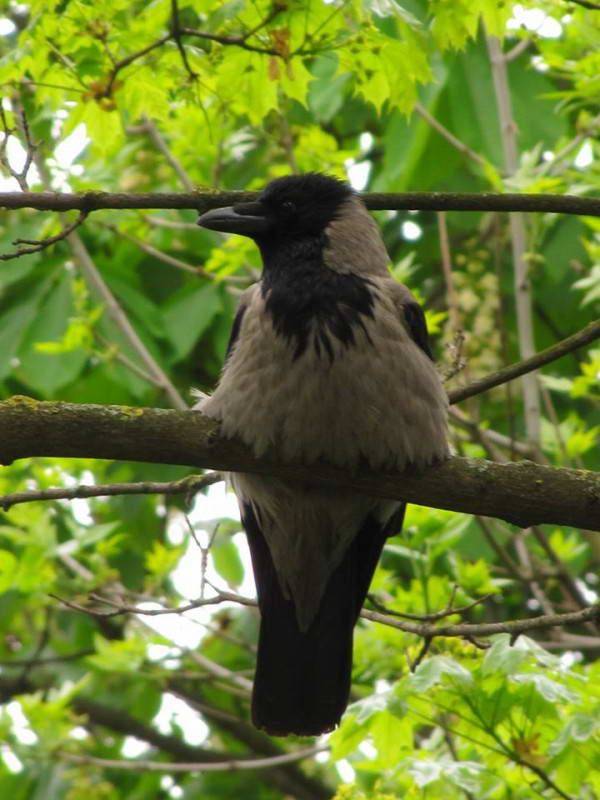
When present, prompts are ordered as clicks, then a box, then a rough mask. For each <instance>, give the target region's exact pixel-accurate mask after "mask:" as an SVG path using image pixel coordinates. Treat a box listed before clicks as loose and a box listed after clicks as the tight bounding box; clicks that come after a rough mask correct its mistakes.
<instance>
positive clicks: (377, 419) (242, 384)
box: [199, 276, 447, 469]
mask: <svg viewBox="0 0 600 800" xmlns="http://www.w3.org/2000/svg"><path fill="white" fill-rule="evenodd" d="M348 280H351V281H352V282H353V285H352V286H350V285H349V284H346V286H345V288H344V289H343V290H341V291H340V287H337V290H336V300H335V302H332V301H331V299H330V298H329V299H326V300H322V299H321V301H318V302H315V303H313V304H312V305H311V306H310V308H312V313H311V312H310V310H309V311H308V312H307V310H306V307H304V310H303V312H302V314H300V313H297V314H296V316H297V317H298V318H297V319H294V318H293V314H294V311H293V303H292V302H291V301H290V303H289V305H290V307H289V308H287V309H285V308H284V309H282V307H281V305H280V304H279V303H277V302H276V299H275V298H273V297H272V295H271V292H270V290H269V289H267V290H266V291H265V290H264V288H261V287H260V285H258V284H257V285H255V286H254V287H252V288H251V289H250V290H249V291H248V292H247V294H246V296H245V298H244V299H243V303H244V306H245V309H244V313H243V316H242V317H241V324H240V327H239V331H238V336H237V340H236V341H235V343H234V344H233V347H232V349H231V352H230V354H229V357H228V359H227V361H226V364H225V367H224V370H223V374H222V376H221V380H220V383H219V385H218V387H217V389H216V391H215V393H214V394H213V395H212V396H211V397H209V398H207V399H205V400H203V401H202V403H201V404H199V408H200V409H201V410H202V411H203V412H204V413H206V414H208V415H209V416H211V417H214V418H215V419H218V420H219V421H220V422H221V425H222V432H223V434H224V435H225V436H228V437H234V436H235V437H239V438H241V439H243V440H244V441H245V442H246V443H247V444H248V445H250V446H251V447H252V448H253V449H254V451H255V453H256V454H257V455H261V454H262V453H264V451H265V450H266V449H267V448H268V447H270V446H273V447H274V448H276V450H277V452H278V453H280V454H281V456H282V457H283V458H284V459H286V460H301V461H305V462H307V463H310V462H315V461H317V460H320V459H323V460H326V461H328V462H330V463H333V464H336V465H338V466H340V467H346V468H356V467H358V466H359V464H361V463H363V462H364V463H368V464H369V466H371V467H373V468H382V467H386V468H390V469H393V468H397V469H402V468H404V467H405V466H406V465H407V463H409V462H410V463H414V464H416V465H418V466H423V465H425V464H428V463H430V462H432V461H434V460H436V459H441V458H444V457H445V456H446V455H447V443H446V406H447V401H446V395H445V392H444V390H443V388H442V386H441V384H440V380H439V378H438V375H437V373H436V370H435V367H434V366H433V364H432V362H431V361H430V360H429V358H428V357H427V355H426V354H425V353H424V352H423V350H422V349H421V348H420V347H419V346H418V345H417V344H416V343H415V341H414V340H413V339H412V337H411V335H410V333H409V330H408V328H407V326H406V323H405V321H404V319H403V311H402V304H403V302H405V301H406V296H405V294H407V290H406V289H404V287H402V285H401V284H398V283H396V282H395V281H394V280H393V279H392V278H390V277H385V278H381V277H379V276H377V277H371V278H369V279H368V280H366V279H365V280H362V279H360V278H358V279H357V278H356V277H355V276H348ZM403 293H405V294H403ZM284 305H285V304H284ZM285 313H288V314H292V318H285V317H284V316H282V315H283V314H285Z"/></svg>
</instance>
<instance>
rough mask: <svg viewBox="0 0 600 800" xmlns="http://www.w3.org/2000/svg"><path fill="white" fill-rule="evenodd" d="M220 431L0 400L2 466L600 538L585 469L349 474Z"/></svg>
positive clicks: (172, 417) (103, 410)
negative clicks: (151, 475) (368, 499)
mask: <svg viewBox="0 0 600 800" xmlns="http://www.w3.org/2000/svg"><path fill="white" fill-rule="evenodd" d="M218 431H219V426H218V424H217V423H216V422H215V421H214V420H211V419H209V418H208V417H205V416H204V415H203V414H201V413H200V412H198V411H187V412H186V411H171V410H166V409H151V408H132V407H128V406H97V405H74V404H69V403H57V402H42V403H40V402H37V401H35V400H32V399H31V398H27V397H13V398H11V399H10V400H6V401H4V402H2V403H0V442H1V445H0V463H4V464H10V463H11V462H12V461H13V460H15V459H18V458H28V457H32V456H51V457H76V458H108V459H111V460H127V461H148V462H153V463H162V464H183V465H187V466H191V467H196V468H198V467H212V468H213V469H219V470H233V471H248V472H257V473H263V474H275V475H278V476H282V477H287V478H292V479H295V480H312V481H320V482H324V483H327V484H331V485H340V484H343V485H344V486H350V487H353V488H355V489H356V490H357V491H362V492H368V493H371V494H374V495H376V496H381V497H389V498H394V499H399V500H406V501H408V502H410V503H417V504H421V505H426V506H431V507H434V508H444V509H449V510H453V511H463V512H466V513H469V514H480V515H483V516H492V517H498V518H500V519H504V520H507V521H508V522H511V523H513V524H516V525H520V526H521V527H527V526H530V525H534V524H541V523H553V524H558V525H569V526H573V527H581V528H585V529H587V530H595V531H600V476H599V475H597V474H595V473H592V472H587V471H585V470H572V469H554V468H552V467H546V466H542V465H538V464H534V463H532V462H529V461H521V462H517V463H509V464H497V463H493V462H489V461H484V460H475V459H466V458H458V457H454V458H450V459H448V461H446V462H444V463H442V464H436V465H433V466H431V467H429V468H428V469H427V470H424V471H423V472H421V473H418V472H416V471H415V470H408V471H406V472H403V473H386V474H375V473H369V472H367V471H365V472H361V473H360V474H354V475H347V474H345V473H344V472H342V471H341V470H339V469H335V468H334V467H330V466H328V465H326V464H316V465H311V466H305V465H301V464H292V463H285V464H283V463H281V462H280V461H279V460H278V458H277V456H276V454H274V453H267V454H266V455H265V456H264V457H262V458H260V459H257V458H256V457H255V456H254V455H253V454H252V452H251V451H250V449H249V448H248V447H246V446H245V445H243V444H242V443H241V442H239V441H236V440H232V439H224V438H222V437H220V436H219V432H218Z"/></svg>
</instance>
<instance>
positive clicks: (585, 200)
mask: <svg viewBox="0 0 600 800" xmlns="http://www.w3.org/2000/svg"><path fill="white" fill-rule="evenodd" d="M257 196H258V193H257V192H201V191H198V192H188V193H168V192H165V193H153V194H150V193H147V194H145V193H135V194H124V193H111V192H84V193H82V194H55V193H53V192H0V208H35V209H37V210H38V211H72V210H77V211H81V212H84V213H89V212H90V211H98V210H100V209H123V208H131V209H140V208H175V209H180V208H188V209H196V210H197V211H202V212H204V211H208V210H209V209H211V208H219V207H220V206H229V205H232V204H234V203H240V202H247V201H249V200H254V199H256V197H257ZM361 197H362V199H363V200H364V202H365V204H366V206H367V208H369V209H371V210H372V211H378V210H379V211H383V210H389V211H393V210H398V211H399V210H403V209H409V210H421V211H532V212H535V211H543V212H548V211H551V212H555V213H558V214H579V215H582V216H591V217H598V216H600V199H598V198H593V197H576V196H575V195H566V194H565V195H561V194H508V193H507V194H493V193H488V192H458V193H457V192H447V193H446V192H405V193H390V194H384V193H380V192H365V193H364V194H362V195H361Z"/></svg>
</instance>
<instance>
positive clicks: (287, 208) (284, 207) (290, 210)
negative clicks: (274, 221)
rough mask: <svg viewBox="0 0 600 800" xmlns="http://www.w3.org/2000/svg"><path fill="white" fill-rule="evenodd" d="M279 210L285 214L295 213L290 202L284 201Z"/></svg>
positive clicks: (293, 205)
mask: <svg viewBox="0 0 600 800" xmlns="http://www.w3.org/2000/svg"><path fill="white" fill-rule="evenodd" d="M281 208H282V210H283V211H285V213H286V214H294V213H295V212H296V204H295V203H292V201H291V200H286V201H285V202H283V203H282V204H281Z"/></svg>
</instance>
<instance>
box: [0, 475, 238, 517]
mask: <svg viewBox="0 0 600 800" xmlns="http://www.w3.org/2000/svg"><path fill="white" fill-rule="evenodd" d="M223 479H224V478H223V474H222V473H221V472H209V473H207V474H206V475H188V476H187V477H186V478H181V479H180V480H177V481H165V482H159V481H143V482H140V483H109V484H97V485H95V486H85V485H80V486H72V487H61V488H57V489H32V490H30V491H27V492H14V493H13V494H5V495H0V508H2V509H3V510H4V511H8V510H9V508H10V507H11V506H14V505H17V503H31V502H33V501H36V500H75V499H80V498H86V497H109V496H114V495H130V494H185V495H189V496H190V497H191V496H192V495H194V494H195V493H196V492H199V491H201V490H202V489H205V488H206V487H207V486H211V485H212V484H213V483H218V482H219V481H222V480H223Z"/></svg>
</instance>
